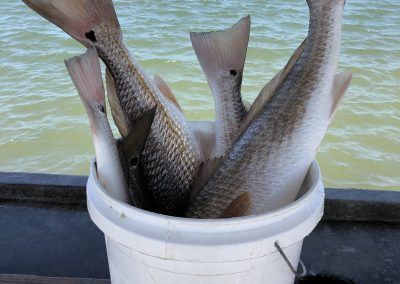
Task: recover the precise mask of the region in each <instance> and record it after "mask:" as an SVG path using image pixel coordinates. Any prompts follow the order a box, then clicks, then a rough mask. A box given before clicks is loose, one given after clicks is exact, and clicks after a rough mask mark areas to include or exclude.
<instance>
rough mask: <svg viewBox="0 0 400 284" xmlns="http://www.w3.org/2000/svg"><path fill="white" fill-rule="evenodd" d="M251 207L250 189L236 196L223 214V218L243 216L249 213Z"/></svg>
mask: <svg viewBox="0 0 400 284" xmlns="http://www.w3.org/2000/svg"><path fill="white" fill-rule="evenodd" d="M250 207H251V195H250V193H249V192H248V191H246V192H243V193H242V194H240V195H239V196H238V197H236V198H235V199H234V200H233V201H232V202H231V203H229V205H228V206H227V207H226V209H225V210H224V212H223V213H222V214H221V218H233V217H241V216H244V215H246V214H248V213H249V211H250Z"/></svg>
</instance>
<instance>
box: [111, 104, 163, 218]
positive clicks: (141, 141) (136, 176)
mask: <svg viewBox="0 0 400 284" xmlns="http://www.w3.org/2000/svg"><path fill="white" fill-rule="evenodd" d="M155 111H156V109H155V108H154V109H152V110H150V111H148V112H145V113H144V115H143V117H142V118H140V119H138V121H137V122H136V123H134V124H133V125H132V127H131V129H130V130H129V132H128V135H127V136H126V137H121V138H120V139H116V143H117V149H118V154H119V159H120V161H121V165H122V168H123V170H124V174H125V179H126V180H127V185H128V191H129V193H130V196H131V198H132V200H133V202H134V204H135V206H136V207H138V208H141V209H144V210H149V211H153V210H154V205H153V204H152V196H151V193H150V192H149V190H148V188H147V185H146V183H145V181H144V180H143V174H142V169H141V159H142V151H143V148H144V145H145V144H146V141H147V137H148V135H149V133H150V129H151V125H152V123H153V120H154V115H155Z"/></svg>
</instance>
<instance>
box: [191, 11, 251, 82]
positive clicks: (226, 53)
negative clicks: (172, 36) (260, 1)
mask: <svg viewBox="0 0 400 284" xmlns="http://www.w3.org/2000/svg"><path fill="white" fill-rule="evenodd" d="M249 34H250V16H246V17H243V18H242V19H240V21H239V22H237V23H236V24H235V25H233V26H232V27H231V28H230V29H227V30H221V31H213V32H190V39H191V41H192V46H193V49H194V51H195V53H196V56H197V58H198V60H199V62H200V65H201V67H202V68H203V71H204V74H205V75H206V77H207V80H209V82H211V81H212V78H213V77H214V75H215V74H217V73H218V72H220V71H221V69H227V70H228V72H231V74H232V75H240V76H242V74H243V67H244V61H245V58H246V52H247V45H248V42H249Z"/></svg>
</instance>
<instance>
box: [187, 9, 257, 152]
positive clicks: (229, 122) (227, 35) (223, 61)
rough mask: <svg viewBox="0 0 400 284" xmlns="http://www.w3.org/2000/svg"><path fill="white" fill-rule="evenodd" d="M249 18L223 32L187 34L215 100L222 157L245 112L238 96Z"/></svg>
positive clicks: (219, 149)
mask: <svg viewBox="0 0 400 284" xmlns="http://www.w3.org/2000/svg"><path fill="white" fill-rule="evenodd" d="M250 22H251V20H250V16H246V17H243V18H241V19H240V20H239V21H238V22H237V23H236V24H234V25H233V26H232V27H230V28H229V29H226V30H219V31H212V32H190V39H191V42H192V46H193V49H194V51H195V53H196V56H197V59H198V61H199V63H200V65H201V68H202V69H203V72H204V74H205V76H206V79H207V82H208V85H209V86H210V89H211V92H212V94H213V96H214V103H215V129H216V142H215V145H216V149H215V156H223V155H225V154H226V153H227V151H228V150H229V149H230V148H231V146H232V144H233V143H234V142H235V140H236V138H237V133H238V131H239V129H240V127H241V124H242V121H243V118H244V117H245V115H246V109H245V105H244V102H243V100H242V95H241V86H242V78H243V69H244V63H245V59H246V53H247V46H248V42H249V35H250Z"/></svg>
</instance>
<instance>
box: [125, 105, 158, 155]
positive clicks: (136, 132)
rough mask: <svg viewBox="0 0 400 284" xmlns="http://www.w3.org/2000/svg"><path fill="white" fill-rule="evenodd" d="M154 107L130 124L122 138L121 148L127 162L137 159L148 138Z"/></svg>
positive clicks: (154, 111)
mask: <svg viewBox="0 0 400 284" xmlns="http://www.w3.org/2000/svg"><path fill="white" fill-rule="evenodd" d="M156 109H157V108H156V107H155V108H152V109H150V110H148V111H146V112H145V113H144V114H143V115H142V116H141V117H140V118H139V119H138V120H136V121H135V122H134V123H132V124H131V126H130V128H129V130H128V134H127V135H126V136H125V137H123V138H122V144H123V145H122V147H123V151H124V155H125V158H126V159H127V162H128V163H130V162H131V159H133V158H137V159H139V158H140V156H141V155H142V151H143V149H144V146H145V144H146V141H147V138H148V136H149V133H150V130H151V126H152V124H153V121H154V117H155V114H156Z"/></svg>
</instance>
